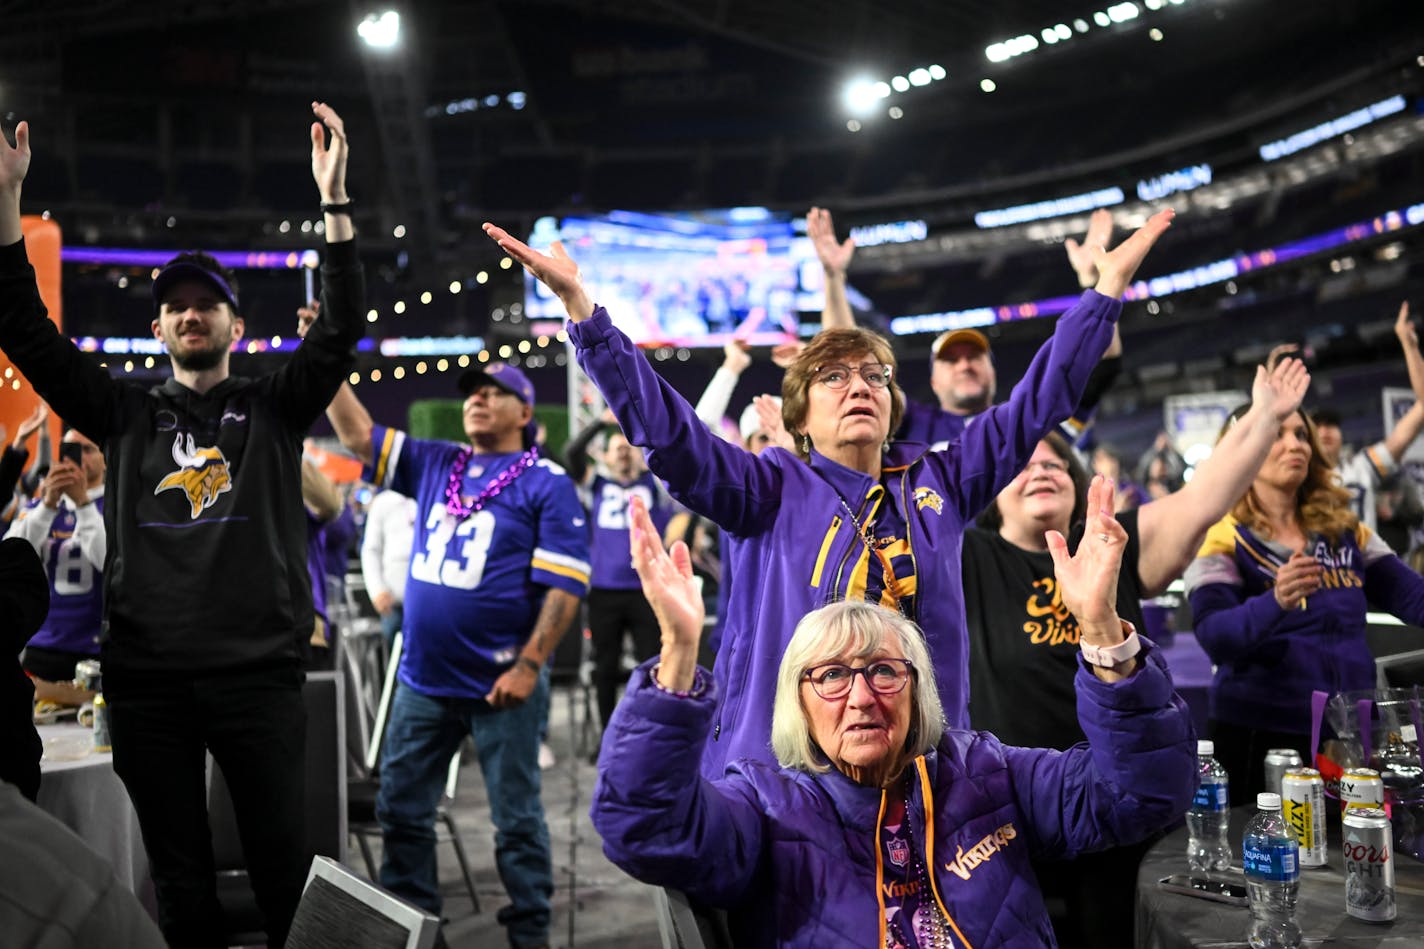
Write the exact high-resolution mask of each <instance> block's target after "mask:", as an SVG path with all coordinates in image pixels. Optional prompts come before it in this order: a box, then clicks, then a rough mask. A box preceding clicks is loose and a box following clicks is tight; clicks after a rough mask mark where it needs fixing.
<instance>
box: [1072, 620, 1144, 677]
mask: <svg viewBox="0 0 1424 949" xmlns="http://www.w3.org/2000/svg"><path fill="white" fill-rule="evenodd" d="M1118 622H1120V623H1122V631H1123V633H1124V634H1125V635H1126V636H1127V638H1126V639H1124V640H1123V641H1122V642H1120V643H1118V644H1117V645H1116V646H1094V645H1093V644H1092V643H1085V642H1082V641H1081V640H1080V641H1079V644H1078V645H1079V648H1080V649H1081V650H1082V651H1083V661H1084V662H1086V663H1087V664H1088V665H1090V666H1101V667H1102V668H1104V669H1111V668H1113V667H1114V666H1118V665H1121V664H1122V663H1124V662H1127V661H1128V660H1129V659H1135V658H1137V654H1138V653H1140V652H1142V640H1141V639H1138V638H1137V629H1136V627H1134V626H1133V625H1132V624H1131V623H1129V622H1128V621H1127V620H1125V619H1124V620H1119V621H1118Z"/></svg>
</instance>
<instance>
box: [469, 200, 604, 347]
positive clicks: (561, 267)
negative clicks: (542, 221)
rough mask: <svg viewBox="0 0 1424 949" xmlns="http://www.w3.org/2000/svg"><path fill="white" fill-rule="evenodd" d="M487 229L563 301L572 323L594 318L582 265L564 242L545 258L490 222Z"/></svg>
mask: <svg viewBox="0 0 1424 949" xmlns="http://www.w3.org/2000/svg"><path fill="white" fill-rule="evenodd" d="M484 229H485V233H486V234H488V235H489V236H490V239H491V240H493V241H494V242H495V243H496V244H498V245H499V247H500V249H501V250H503V251H504V252H505V253H506V254H508V255H509V256H511V257H513V258H514V259H515V260H517V261H519V263H521V264H522V265H523V266H524V269H525V270H527V271H529V272H530V273H531V274H533V275H534V279H535V280H538V281H539V282H540V283H542V284H543V285H544V286H546V287H548V288H549V290H550V292H552V293H553V294H554V296H556V297H558V298H559V300H560V301H561V302H562V303H563V304H564V309H565V310H567V311H568V314H569V319H571V320H573V321H574V322H575V323H581V322H583V321H584V320H586V319H588V318H589V317H590V316H592V315H593V300H591V299H590V298H589V296H588V292H587V291H586V290H584V288H583V278H582V277H581V276H580V275H579V269H578V264H576V263H574V261H573V258H571V257H570V256H569V255H568V254H567V253H565V251H564V244H563V241H554V243H553V244H551V245H550V246H549V253H547V254H541V253H540V252H539V251H537V250H535V249H534V248H532V247H530V246H529V245H528V244H526V243H524V242H523V241H521V240H520V239H519V238H517V237H514V236H512V235H510V233H509V232H508V231H506V230H505V229H504V228H502V227H497V226H496V225H494V224H490V223H489V222H488V221H486V222H485V224H484Z"/></svg>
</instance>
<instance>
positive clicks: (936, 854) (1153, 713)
mask: <svg viewBox="0 0 1424 949" xmlns="http://www.w3.org/2000/svg"><path fill="white" fill-rule="evenodd" d="M1112 494H1113V492H1112V486H1111V484H1109V483H1108V482H1107V481H1106V480H1105V479H1102V478H1098V479H1095V481H1094V483H1093V485H1092V487H1091V489H1090V491H1089V505H1090V509H1091V511H1092V512H1093V514H1092V516H1091V517H1090V519H1089V525H1090V534H1089V537H1088V540H1087V541H1086V542H1084V543H1083V544H1081V545H1080V546H1079V548H1078V551H1077V553H1076V554H1074V555H1073V556H1071V557H1070V556H1069V554H1068V550H1067V544H1066V541H1065V540H1064V538H1063V536H1062V535H1061V534H1059V533H1057V532H1056V531H1055V532H1052V533H1051V535H1050V538H1049V549H1050V550H1051V551H1052V553H1053V559H1054V566H1055V570H1056V571H1057V576H1058V580H1059V584H1060V586H1061V588H1062V591H1063V599H1064V602H1065V603H1066V604H1067V605H1068V606H1069V608H1070V609H1072V610H1073V612H1074V614H1075V615H1076V616H1077V617H1078V620H1079V625H1080V627H1081V628H1082V643H1083V661H1082V663H1081V664H1080V666H1079V669H1078V672H1077V687H1078V717H1079V720H1080V722H1081V723H1082V725H1083V730H1084V732H1085V733H1086V734H1087V736H1088V742H1087V743H1086V744H1083V745H1078V746H1075V747H1074V748H1071V749H1069V750H1068V751H1053V750H1048V749H1030V748H1014V747H1008V746H1005V745H1003V744H1001V743H1000V742H999V741H998V740H997V739H995V738H994V737H993V736H992V735H990V734H988V733H984V732H969V731H961V730H958V729H953V728H946V727H945V726H944V712H943V710H942V708H941V703H940V696H939V690H938V689H937V688H936V685H935V679H934V667H933V665H932V663H931V662H930V657H929V654H928V651H927V649H926V647H925V641H924V637H923V636H922V635H921V633H920V631H919V629H918V628H917V627H916V626H915V624H914V623H912V622H910V621H909V620H908V619H906V618H904V617H903V616H901V615H899V614H897V613H894V612H892V611H890V610H887V609H885V608H883V607H880V606H877V605H874V604H870V603H865V602H863V601H844V602H839V603H833V604H831V605H829V606H824V607H821V608H820V609H818V610H815V611H814V612H811V613H809V614H807V615H806V616H805V617H804V618H803V619H802V620H801V622H800V623H798V624H797V627H796V630H795V632H794V633H793V634H792V636H791V639H790V643H789V644H788V646H787V648H786V651H785V653H784V655H783V656H782V659H781V663H780V668H779V671H778V673H777V677H776V695H775V697H774V698H772V697H768V700H770V701H771V702H772V704H773V712H772V726H771V727H772V745H773V749H774V751H775V753H776V757H777V760H778V761H779V763H780V765H781V767H780V768H776V767H772V766H770V765H768V764H766V763H764V762H760V761H755V760H742V761H739V762H736V763H734V764H732V765H731V766H729V768H728V770H727V772H726V774H725V776H723V777H721V778H718V779H716V780H707V779H705V778H701V777H699V774H698V771H699V759H700V757H701V755H702V753H703V747H704V743H705V740H706V735H707V731H708V729H709V728H710V727H711V721H712V715H713V707H714V705H715V703H716V699H717V696H716V688H715V685H714V684H713V683H712V681H711V677H710V676H709V675H708V674H707V673H706V672H705V671H704V670H702V669H699V668H698V667H697V666H696V664H695V657H696V654H697V643H698V638H699V636H700V635H701V629H702V600H701V598H700V597H699V596H698V595H697V589H696V584H695V583H694V582H693V581H692V579H691V576H692V574H691V567H690V564H689V562H688V555H687V551H686V549H685V548H684V547H682V546H680V545H674V548H673V550H672V551H671V554H668V553H665V552H664V551H663V549H662V545H661V543H660V542H659V541H658V539H657V534H656V531H654V530H653V528H652V523H651V521H650V520H649V519H648V518H647V516H646V513H645V512H644V511H643V510H642V509H641V508H639V509H637V510H635V512H634V519H633V522H632V530H633V540H632V548H633V558H634V564H635V566H636V568H637V570H638V573H639V576H640V577H641V579H642V583H643V591H644V593H645V594H646V595H647V597H648V599H649V601H650V602H651V603H652V605H653V609H654V611H655V612H656V613H657V615H658V622H659V625H660V627H661V630H662V652H661V654H660V656H659V658H658V659H657V660H656V661H655V662H649V663H646V664H645V665H643V666H641V667H640V668H639V669H638V670H637V671H636V672H635V673H634V675H633V678H632V680H631V682H630V683H629V686H628V691H627V694H626V697H625V699H624V702H623V704H621V705H620V706H619V707H618V710H617V711H616V712H615V713H614V716H613V721H612V722H611V723H610V725H609V729H608V733H607V734H606V735H605V737H604V744H603V752H602V755H601V757H600V759H599V779H598V784H597V786H596V787H595V789H594V796H593V808H592V816H593V822H594V826H595V827H596V828H597V830H598V832H599V833H600V835H602V837H603V842H604V851H605V853H607V854H608V856H609V858H610V859H611V860H613V862H614V863H616V864H618V865H619V866H620V867H622V868H623V869H624V870H626V871H628V872H629V873H630V874H632V875H633V876H634V877H637V878H638V879H640V880H643V881H645V882H648V883H653V884H657V885H661V886H668V887H674V888H677V889H681V890H684V891H686V892H687V893H688V894H689V895H690V896H692V897H693V898H695V899H698V900H700V901H702V902H704V903H706V904H708V905H711V906H716V907H722V908H726V909H728V910H731V912H729V914H728V918H729V923H730V926H731V929H732V936H733V940H734V942H735V944H736V945H738V946H818V947H820V946H858V947H864V946H887V947H900V946H906V947H911V946H913V947H930V946H955V947H961V946H979V947H982V946H986V945H1010V944H1012V945H1020V944H1034V945H1039V944H1042V945H1052V944H1053V930H1052V928H1051V927H1050V925H1049V920H1048V914H1047V911H1046V910H1045V908H1044V903H1043V898H1042V896H1041V895H1040V893H1039V890H1038V885H1037V883H1036V882H1035V879H1034V875H1033V871H1032V869H1031V868H1030V865H1029V859H1030V857H1034V856H1071V855H1074V854H1077V853H1080V852H1085V851H1089V850H1096V849H1102V848H1105V847H1111V846H1115V845H1118V844H1122V843H1126V842H1129V841H1132V840H1136V839H1139V838H1141V837H1144V836H1146V835H1148V834H1150V833H1151V832H1153V831H1154V830H1157V829H1159V828H1161V827H1162V826H1164V825H1165V824H1167V823H1168V822H1169V821H1171V820H1173V819H1175V818H1177V817H1178V816H1180V815H1181V814H1182V813H1183V812H1184V811H1185V809H1186V807H1187V804H1188V802H1189V801H1190V798H1191V794H1192V791H1193V785H1194V783H1195V774H1196V758H1195V753H1194V752H1195V749H1194V742H1193V740H1192V739H1193V735H1192V728H1191V724H1190V719H1189V716H1188V714H1187V711H1186V707H1185V705H1184V704H1183V703H1182V701H1181V700H1180V699H1179V698H1178V697H1177V696H1176V695H1175V694H1174V692H1173V690H1172V682H1171V678H1170V676H1169V674H1168V672H1167V668H1166V666H1165V665H1164V664H1163V662H1162V660H1161V658H1160V657H1159V655H1158V653H1157V651H1156V648H1155V647H1154V646H1153V645H1152V644H1151V643H1150V642H1147V641H1146V640H1140V639H1139V638H1138V636H1137V634H1136V632H1135V631H1134V630H1133V629H1132V628H1131V626H1130V624H1124V623H1123V622H1122V621H1121V620H1119V618H1118V615H1117V611H1116V608H1115V606H1114V603H1115V597H1116V587H1117V574H1118V569H1119V567H1120V565H1121V559H1122V550H1123V547H1124V546H1125V544H1126V541H1127V537H1126V533H1125V532H1124V531H1123V529H1122V527H1121V525H1119V524H1118V523H1117V521H1116V520H1114V519H1113V517H1112Z"/></svg>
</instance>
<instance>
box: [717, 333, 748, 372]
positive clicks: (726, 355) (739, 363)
mask: <svg viewBox="0 0 1424 949" xmlns="http://www.w3.org/2000/svg"><path fill="white" fill-rule="evenodd" d="M751 364H752V357H751V355H750V354H748V353H747V343H746V341H745V340H740V339H729V340H727V341H726V342H725V343H723V344H722V368H723V369H725V370H727V371H728V372H730V373H731V374H732V375H734V376H740V375H741V374H742V373H744V372H746V371H747V367H748V366H750V365H751Z"/></svg>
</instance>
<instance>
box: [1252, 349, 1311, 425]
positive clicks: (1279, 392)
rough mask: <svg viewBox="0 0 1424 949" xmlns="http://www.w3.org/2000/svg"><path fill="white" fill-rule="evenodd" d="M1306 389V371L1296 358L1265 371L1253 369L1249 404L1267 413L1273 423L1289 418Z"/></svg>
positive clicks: (1307, 382)
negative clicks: (1254, 376)
mask: <svg viewBox="0 0 1424 949" xmlns="http://www.w3.org/2000/svg"><path fill="white" fill-rule="evenodd" d="M1309 388H1310V370H1308V369H1306V368H1305V363H1303V362H1301V361H1300V360H1299V359H1294V358H1287V359H1282V360H1280V361H1279V362H1277V363H1276V365H1275V368H1273V369H1271V370H1270V371H1269V372H1267V371H1266V367H1265V366H1257V367H1256V380H1255V382H1253V383H1252V384H1251V404H1252V405H1259V406H1261V407H1262V408H1264V409H1265V410H1266V411H1268V412H1270V413H1271V417H1272V418H1274V419H1275V420H1276V424H1278V425H1279V424H1280V423H1281V422H1284V421H1285V420H1286V419H1288V418H1290V417H1291V415H1292V414H1293V413H1294V412H1295V410H1296V409H1298V408H1300V403H1301V400H1302V399H1304V398H1305V390H1306V389H1309Z"/></svg>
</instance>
